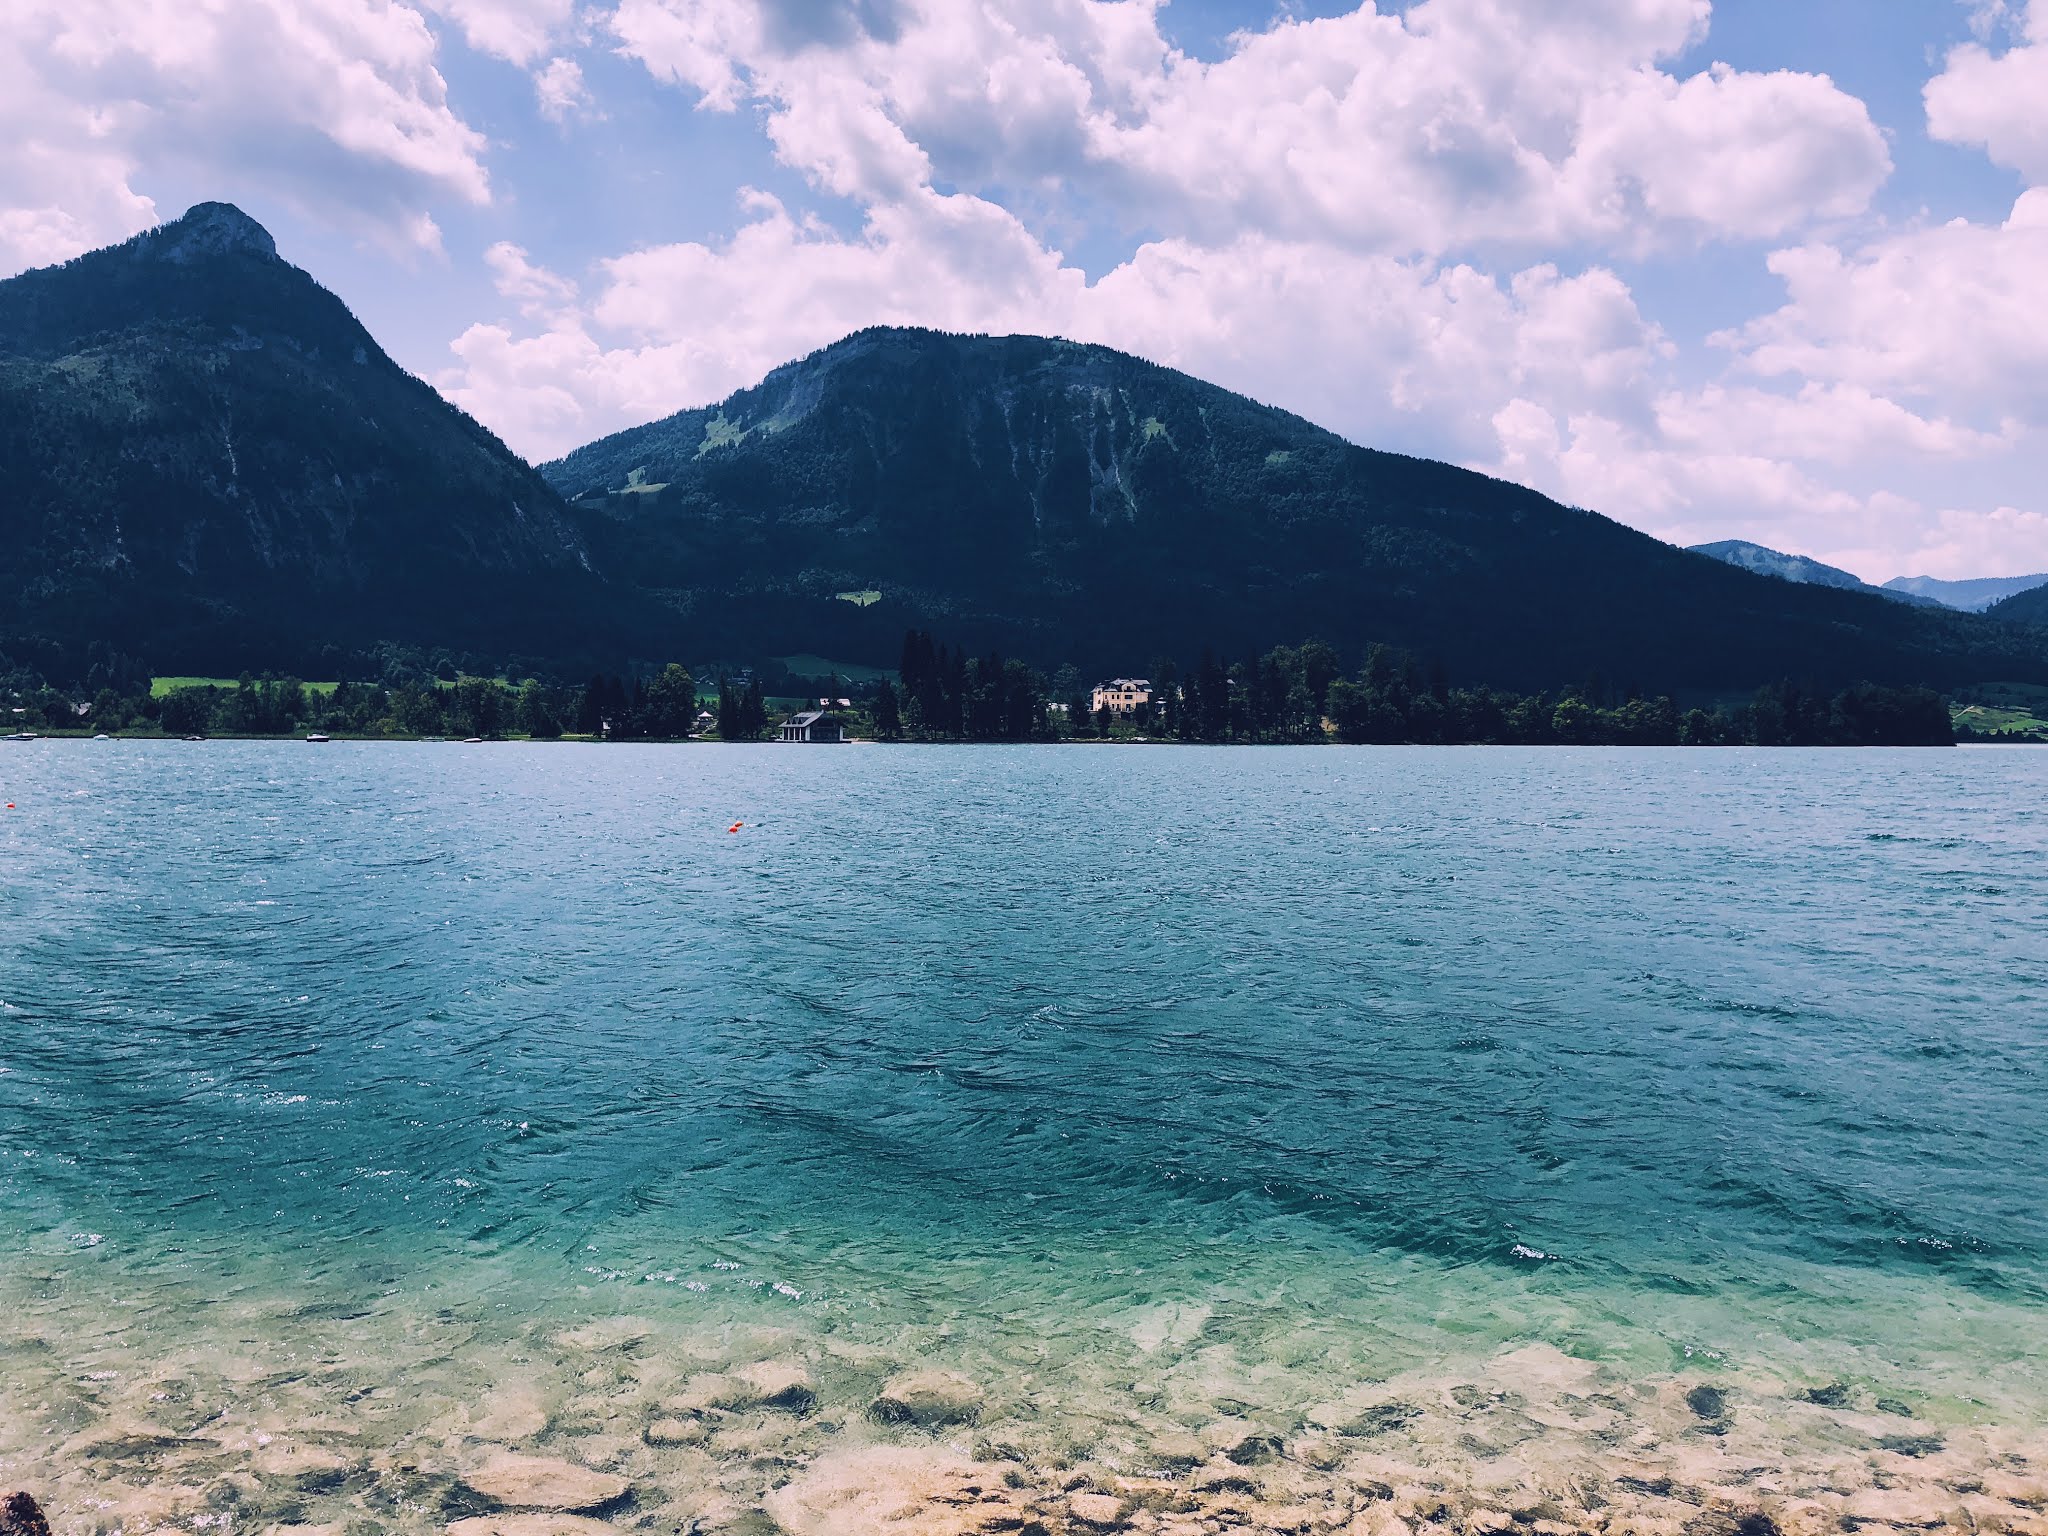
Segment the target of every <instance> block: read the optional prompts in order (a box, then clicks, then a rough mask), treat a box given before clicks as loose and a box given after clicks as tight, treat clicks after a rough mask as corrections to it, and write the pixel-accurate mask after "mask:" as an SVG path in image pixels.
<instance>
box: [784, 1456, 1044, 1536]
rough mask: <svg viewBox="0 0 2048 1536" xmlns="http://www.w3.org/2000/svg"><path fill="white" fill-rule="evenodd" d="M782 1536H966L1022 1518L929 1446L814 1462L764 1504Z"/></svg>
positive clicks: (955, 1459) (969, 1466)
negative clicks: (780, 1530)
mask: <svg viewBox="0 0 2048 1536" xmlns="http://www.w3.org/2000/svg"><path fill="white" fill-rule="evenodd" d="M763 1508H764V1509H765V1510H766V1511H767V1513H768V1515H769V1517H770V1518H772V1519H773V1520H774V1521H775V1523H776V1524H777V1525H778V1526H780V1527H781V1528H782V1530H783V1531H785V1532H787V1533H788V1536H854V1533H858V1536H968V1533H969V1532H976V1531H989V1530H1017V1529H1019V1528H1020V1527H1021V1526H1022V1525H1023V1524H1024V1516H1023V1514H1022V1512H1021V1511H1020V1510H1019V1509H1018V1508H1017V1506H1016V1504H1015V1502H1014V1499H1013V1497H1012V1496H1011V1495H1010V1494H1009V1493H1008V1492H1007V1490H1006V1489H1004V1487H1003V1485H1002V1484H1001V1482H1000V1480H999V1479H998V1478H995V1477H991V1476H990V1475H989V1469H987V1468H982V1467H977V1466H976V1465H975V1464H974V1463H973V1462H971V1461H967V1460H965V1459H964V1458H962V1457H960V1456H956V1455H954V1454H953V1453H951V1452H949V1451H944V1450H940V1449H937V1448H936V1447H909V1446H870V1447H867V1448H865V1449H861V1450H851V1451H841V1452H838V1453H836V1454H834V1455H830V1456H824V1457H820V1458H819V1459H818V1460H817V1461H815V1462H813V1463H812V1464H811V1466H810V1467H809V1468H808V1469H807V1470H806V1471H805V1472H804V1473H803V1474H802V1475H801V1476H800V1477H797V1478H795V1479H794V1480H792V1481H790V1482H788V1483H785V1484H783V1486H782V1487H780V1488H777V1489H776V1490H775V1491H774V1492H772V1493H770V1494H769V1495H768V1497H767V1499H766V1500H765V1502H764V1504H763Z"/></svg>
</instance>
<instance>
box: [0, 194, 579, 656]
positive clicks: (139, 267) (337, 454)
mask: <svg viewBox="0 0 2048 1536" xmlns="http://www.w3.org/2000/svg"><path fill="white" fill-rule="evenodd" d="M0 550H4V552H5V553H4V555H0V648H4V647H6V646H9V645H13V646H15V647H16V648H17V649H26V650H31V651H32V650H34V649H35V648H36V647H38V646H41V647H45V648H50V647H55V648H59V649H62V648H65V647H72V646H75V645H77V644H80V643H83V642H86V641H90V640H94V639H98V640H104V641H107V642H110V643H112V644H114V645H116V646H117V647H119V648H121V649H123V650H127V651H131V652H134V653H136V654H139V655H141V656H143V657H144V658H145V659H146V660H148V661H150V662H151V663H152V664H154V665H157V666H159V667H162V668H166V669H169V670H185V671H190V670H202V671H204V670H214V669H234V668H238V667H240V666H257V667H262V666H275V667H281V668H282V667H297V668H304V667H308V666H311V665H313V664H314V663H313V658H314V657H315V656H317V655H318V653H319V652H320V651H321V649H322V648H323V647H328V646H341V647H356V646H360V645H364V644H371V643H375V642H377V641H384V640H391V641H403V642H413V643H423V644H436V643H448V644H458V645H461V644H470V645H478V646H486V647H491V648H504V649H508V650H528V651H539V652H547V651H550V650H552V649H554V648H556V646H557V645H558V644H559V643H560V642H561V641H562V640H563V639H564V638H565V637H564V636H563V635H562V634H560V633H559V632H553V631H551V629H550V626H549V623H548V616H549V615H551V614H562V613H567V614H582V613H588V612H592V611H595V605H594V602H593V595H594V593H595V591H596V589H597V586H598V582H597V579H596V577H595V576H594V574H593V573H592V571H591V569H590V562H589V558H588V551H587V549H586V547H585V544H584V540H583V537H582V534H581V532H580V531H579V529H578V527H577V524H576V521H575V519H574V518H573V517H572V516H571V515H570V514H569V512H568V510H567V509H566V508H565V507H564V506H563V505H562V502H561V499H560V498H559V497H557V496H556V495H555V493H554V492H553V490H551V489H550V488H549V486H548V485H547V483H546V482H545V481H544V480H543V479H542V478H541V477H540V476H539V475H537V474H536V473H534V471H533V470H532V469H531V468H530V467H529V466H527V465H526V464H525V463H523V462H522V461H521V460H520V459H519V458H518V457H517V456H516V455H514V454H513V453H511V452H510V451H509V450H508V449H507V448H506V447H505V446H504V445H503V444H502V443H500V442H499V441H498V440H497V438H495V437H494V436H492V435H491V434H490V433H489V432H488V431H486V430H485V429H484V428H483V427H482V426H480V425H478V424H477V423H476V422H475V421H473V420H471V419H470V418H469V417H468V416H466V415H464V414H463V413H462V412H460V411H458V410H457V409H456V408H455V407H453V406H451V405H449V404H448V403H447V402H446V401H444V400H443V399H442V398H441V397H440V396H439V395H438V394H436V393H435V392H434V390H433V389H432V388H430V387H429V386H428V385H427V384H425V383H423V382H422V381H420V380H419V379H416V378H414V377H413V376H411V375H410V374H408V373H406V372H405V371H404V370H403V369H402V368H400V367H399V366H398V365H397V364H396V363H394V362H392V360H391V359H390V358H389V357H387V356H386V355H385V354H384V352H383V350H382V349H381V348H380V347H379V346H378V345H377V343H376V342H375V341H374V340H372V339H371V337H370V336H369V334H368V333H367V332H366V331H365V330H364V329H363V328H362V327H361V326H360V325H359V324H358V323H357V322H356V320H355V318H354V316H352V315H351V314H350V313H349V311H348V309H347V307H346V306H344V305H343V304H342V302H341V301H340V300H339V299H337V298H336V297H335V296H334V295H333V294H331V293H329V292H327V291H326V290H325V289H324V288H322V287H320V285H319V284H317V283H315V282H314V281H313V280H312V279H311V278H310V277H308V276H307V275H306V274H305V273H304V272H302V271H300V270H299V269H298V268H296V267H293V266H291V265H289V264H288V263H286V262H285V261H283V260H281V259H280V258H279V257H278V255H277V251H276V247H275V245H274V244H273V243H272V241H271V238H270V236H269V235H268V234H267V233H266V232H265V231H264V230H263V228H262V227H261V226H260V225H258V224H257V223H256V222H255V221H253V220H252V219H250V218H248V217H247V216H246V215H245V214H243V213H241V212H240V211H239V210H237V209H235V208H233V207H230V206H228V205H226V204H221V203H206V204H201V205H200V206H198V207H196V208H194V209H193V210H192V211H191V212H189V213H187V214H186V215H185V216H184V217H183V218H180V219H177V220H175V221H173V222H171V223H168V224H164V225H161V226H159V227H158V228H156V229H153V230H150V231H148V232H147V233H145V234H142V235H138V236H136V237H135V238H134V239H132V240H129V241H127V242H126V243H125V244H122V245H118V246H114V247H110V248H108V249H106V250H101V251H95V252H93V253H91V254H89V255H86V256H82V257H79V258H78V259H77V260H75V261H71V262H68V263H66V264H64V265H63V266H60V267H50V268H43V269H41V270H37V271H33V272H27V273H24V274H22V275H20V276H18V277H15V278H12V279H9V280H8V281H6V282H0Z"/></svg>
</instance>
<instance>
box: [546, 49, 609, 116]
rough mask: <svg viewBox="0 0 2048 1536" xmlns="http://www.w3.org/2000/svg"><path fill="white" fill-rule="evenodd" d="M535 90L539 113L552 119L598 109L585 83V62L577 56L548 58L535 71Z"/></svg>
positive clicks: (585, 113)
mask: <svg viewBox="0 0 2048 1536" xmlns="http://www.w3.org/2000/svg"><path fill="white" fill-rule="evenodd" d="M533 90H534V96H535V97H536V99H537V100H538V101H539V103H540V115H541V116H542V117H544V118H546V119H547V120H548V121H549V122H551V123H563V122H567V121H568V120H569V119H570V118H571V117H576V116H582V115H587V114H589V113H591V112H593V111H594V110H595V108H594V107H593V105H592V103H591V100H590V92H589V91H588V90H587V89H586V88H585V87H584V84H583V66H582V65H580V64H578V63H577V62H576V61H575V60H574V59H570V58H558V59H550V60H548V62H547V63H546V64H545V65H543V66H542V67H541V68H539V69H537V70H535V71H534V72H533Z"/></svg>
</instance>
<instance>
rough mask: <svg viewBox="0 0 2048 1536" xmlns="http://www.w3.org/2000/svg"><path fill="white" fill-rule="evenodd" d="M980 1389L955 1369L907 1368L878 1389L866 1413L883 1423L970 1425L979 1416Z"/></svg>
mask: <svg viewBox="0 0 2048 1536" xmlns="http://www.w3.org/2000/svg"><path fill="white" fill-rule="evenodd" d="M981 1409H982V1395H981V1388H979V1387H977V1386H976V1385H975V1384H974V1383H973V1382H971V1381H969V1380H968V1379H967V1378H966V1377H965V1376H962V1375H961V1374H960V1373H959V1372H957V1371H910V1372H906V1373H905V1374H904V1375H901V1376H898V1377H895V1378H894V1379H893V1380H891V1381H890V1382H889V1383H888V1384H887V1385H886V1386H884V1387H883V1388H882V1391H881V1395H880V1396H878V1397H877V1398H876V1399H875V1401H874V1403H873V1405H872V1406H870V1407H869V1409H868V1412H869V1414H870V1415H871V1416H873V1417H874V1418H876V1419H878V1420H880V1421H881V1422H882V1423H884V1424H917V1425H921V1426H924V1427H927V1428H931V1427H936V1426H939V1425H944V1424H972V1423H974V1422H975V1421H976V1420H977V1419H979V1418H980V1417H981Z"/></svg>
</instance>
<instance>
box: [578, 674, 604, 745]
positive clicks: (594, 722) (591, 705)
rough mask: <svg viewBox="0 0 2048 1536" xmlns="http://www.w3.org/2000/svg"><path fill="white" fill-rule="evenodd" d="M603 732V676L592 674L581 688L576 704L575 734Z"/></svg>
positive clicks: (589, 734)
mask: <svg viewBox="0 0 2048 1536" xmlns="http://www.w3.org/2000/svg"><path fill="white" fill-rule="evenodd" d="M603 732H604V678H603V676H602V675H593V676H592V677H591V679H590V681H589V682H588V683H586V684H585V685H584V688H583V698H582V701H581V702H580V703H578V704H577V706H576V734H577V735H579V736H598V735H602V734H603Z"/></svg>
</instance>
